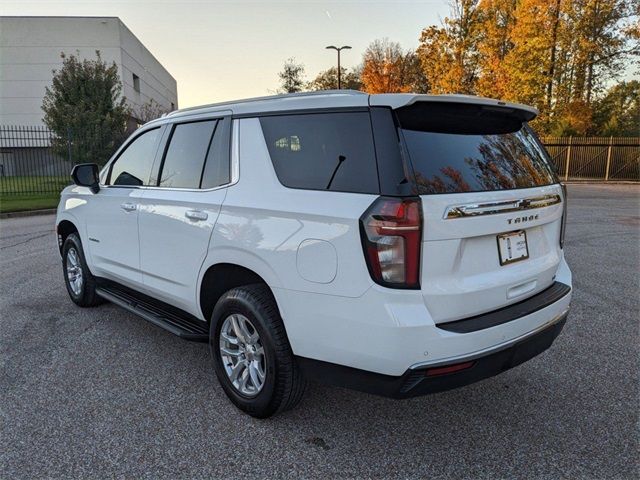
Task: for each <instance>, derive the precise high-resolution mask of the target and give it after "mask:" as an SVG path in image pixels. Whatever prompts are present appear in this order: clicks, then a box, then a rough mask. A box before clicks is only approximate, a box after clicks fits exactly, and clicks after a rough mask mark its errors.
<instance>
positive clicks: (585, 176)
mask: <svg viewBox="0 0 640 480" xmlns="http://www.w3.org/2000/svg"><path fill="white" fill-rule="evenodd" d="M122 141H124V138H112V137H111V136H110V135H108V134H105V133H104V132H101V131H93V132H91V131H83V132H82V134H81V135H78V134H74V132H72V131H68V132H67V133H66V135H64V136H56V135H54V133H53V132H52V131H51V130H49V129H48V128H46V127H44V126H0V196H32V195H43V194H44V195H55V194H57V193H59V192H60V190H62V189H63V188H64V187H65V186H66V185H68V184H69V183H70V181H71V179H70V177H69V172H70V171H71V168H72V166H73V165H75V164H76V163H81V162H96V163H104V162H106V160H107V159H108V158H109V156H110V155H111V154H112V153H113V152H114V151H115V150H116V149H117V148H118V147H119V146H120V144H121V143H122ZM542 141H543V143H544V144H545V146H546V148H547V150H548V151H549V154H550V155H551V158H552V159H553V162H554V164H555V167H556V169H557V172H558V175H559V176H560V178H561V180H564V181H585V180H588V181H621V180H625V181H634V182H638V181H640V137H610V138H603V137H546V138H542Z"/></svg>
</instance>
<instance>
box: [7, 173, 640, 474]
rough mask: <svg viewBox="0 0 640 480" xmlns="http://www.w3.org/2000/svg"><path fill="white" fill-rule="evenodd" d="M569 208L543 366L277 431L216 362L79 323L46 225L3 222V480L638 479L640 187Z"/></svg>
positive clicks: (369, 400) (105, 315) (301, 413)
mask: <svg viewBox="0 0 640 480" xmlns="http://www.w3.org/2000/svg"><path fill="white" fill-rule="evenodd" d="M569 195H570V200H569V215H568V231H567V242H566V256H567V259H568V261H569V264H570V266H571V268H572V270H573V274H574V287H575V289H574V297H573V308H572V312H571V314H570V317H569V321H568V323H567V325H566V327H565V329H564V331H563V333H562V334H561V335H560V337H559V338H558V339H557V341H556V343H555V344H554V346H553V347H552V348H551V349H550V350H548V351H547V352H545V353H543V354H542V355H540V356H539V357H537V358H535V359H533V360H531V361H530V362H527V363H525V364H523V365H521V366H519V367H517V368H515V369H512V370H510V371H508V372H506V373H503V374H501V375H499V376H497V377H494V378H491V379H488V380H485V381H482V382H480V383H477V384H474V385H471V386H468V387H464V388H461V389H457V390H453V391H449V392H444V393H439V394H434V395H430V396H425V397H419V398H415V399H411V400H402V401H398V400H389V399H384V398H379V397H375V396H372V395H367V394H363V393H358V392H354V391H349V390H344V389H339V388H333V387H327V386H323V385H315V384H313V385H311V386H310V387H309V388H308V390H307V393H306V396H305V398H304V400H303V402H302V403H301V404H300V405H299V406H298V407H297V408H296V409H295V410H293V411H290V412H287V413H285V414H282V415H280V416H277V417H273V418H271V419H268V420H256V419H253V418H250V417H248V416H246V415H244V414H242V413H240V412H239V411H238V410H236V409H235V408H234V407H233V406H232V404H231V403H230V402H229V401H228V400H227V398H226V397H225V395H224V393H223V391H222V389H221V388H220V387H219V385H218V384H217V381H216V379H215V378H214V374H213V371H212V369H211V367H210V365H209V352H208V347H207V346H206V345H202V344H193V343H188V342H186V341H183V340H180V339H179V338H177V337H175V336H173V335H171V334H169V333H167V332H165V331H163V330H161V329H159V328H157V327H154V326H153V325H151V324H149V323H147V322H145V321H144V320H142V319H140V318H137V317H136V316H134V315H132V314H130V313H128V312H125V311H123V310H122V309H120V308H118V307H116V306H114V305H110V304H107V305H103V306H100V307H98V308H94V309H81V308H78V307H76V306H75V305H74V304H73V303H72V302H71V301H70V300H69V298H68V296H67V292H66V290H65V287H64V284H63V279H62V271H61V265H60V259H59V256H58V252H57V247H56V243H55V235H54V232H53V228H54V217H53V216H44V217H30V218H17V219H8V220H0V478H2V479H10V478H29V479H31V478H44V477H54V478H125V477H126V478H172V479H173V478H205V477H206V478H212V477H221V478H230V477H233V478H236V479H237V478H242V477H251V478H256V477H260V478H265V477H267V478H278V477H280V478H281V477H294V478H300V477H304V478H345V477H360V478H361V477H366V478H391V477H402V478H412V477H416V478H426V479H438V478H469V479H478V478H491V479H495V478H527V479H532V478H535V479H538V478H540V479H542V478H549V479H557V478H594V479H603V478H638V477H639V475H640V465H639V461H638V459H639V458H640V456H639V444H638V432H639V429H638V427H639V422H638V410H639V409H638V405H639V402H638V400H639V390H638V384H639V377H640V375H639V368H638V358H639V355H638V354H639V352H640V342H639V341H638V340H639V332H638V327H639V317H640V303H639V298H640V276H639V275H640V274H639V272H640V217H639V215H640V186H637V185H610V186H595V185H576V186H570V187H569Z"/></svg>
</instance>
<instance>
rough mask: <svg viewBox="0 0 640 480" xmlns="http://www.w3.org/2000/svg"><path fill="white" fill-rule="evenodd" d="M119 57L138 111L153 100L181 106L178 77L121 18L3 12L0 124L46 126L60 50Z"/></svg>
mask: <svg viewBox="0 0 640 480" xmlns="http://www.w3.org/2000/svg"><path fill="white" fill-rule="evenodd" d="M96 50H99V51H100V54H101V56H102V59H103V60H105V61H106V62H107V63H108V64H111V63H112V62H115V63H116V65H117V66H118V72H119V74H120V79H121V81H122V85H123V95H124V96H125V97H126V99H127V102H128V103H129V105H130V106H131V108H132V110H133V111H134V112H135V111H136V110H137V109H138V108H139V107H140V106H141V105H143V104H145V103H148V102H150V101H151V100H152V99H153V100H154V101H155V102H157V103H158V104H159V105H160V107H161V108H162V109H163V110H166V111H171V110H175V109H176V108H178V94H177V88H176V81H175V79H174V78H173V77H172V76H171V74H170V73H169V72H168V71H167V70H166V69H165V68H164V67H163V66H162V65H161V64H160V62H158V60H156V58H155V57H154V56H153V54H152V53H151V52H150V51H149V50H148V49H147V48H146V47H145V46H144V45H143V44H142V43H141V42H140V40H138V39H137V38H136V36H135V35H134V34H133V33H131V31H130V30H129V29H128V28H127V26H126V25H125V24H124V23H122V22H121V21H120V19H119V18H117V17H0V125H42V118H43V111H42V108H41V107H42V99H43V97H44V94H45V87H47V86H50V85H51V79H52V76H53V75H52V70H59V69H60V68H61V67H62V58H61V57H60V54H61V53H62V52H64V53H65V54H67V55H70V54H73V55H77V54H78V53H79V56H80V58H83V59H85V58H86V59H95V58H96Z"/></svg>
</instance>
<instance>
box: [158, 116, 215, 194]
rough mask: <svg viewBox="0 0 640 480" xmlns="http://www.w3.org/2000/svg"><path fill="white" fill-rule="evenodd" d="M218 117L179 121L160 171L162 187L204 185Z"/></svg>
mask: <svg viewBox="0 0 640 480" xmlns="http://www.w3.org/2000/svg"><path fill="white" fill-rule="evenodd" d="M216 123H217V121H216V120H208V121H204V122H191V123H179V124H177V125H176V126H175V127H173V128H174V129H173V133H172V134H171V138H170V139H169V146H168V147H167V151H166V153H165V157H164V161H163V163H162V168H161V172H160V184H159V186H161V187H170V188H200V179H201V178H202V171H203V168H204V161H205V158H206V156H207V153H208V151H209V145H210V144H211V139H212V137H213V132H214V130H215V127H216Z"/></svg>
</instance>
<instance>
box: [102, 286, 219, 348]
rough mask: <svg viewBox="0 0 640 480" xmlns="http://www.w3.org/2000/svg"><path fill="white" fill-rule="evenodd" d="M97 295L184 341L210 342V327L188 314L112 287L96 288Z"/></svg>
mask: <svg viewBox="0 0 640 480" xmlns="http://www.w3.org/2000/svg"><path fill="white" fill-rule="evenodd" d="M96 294H98V295H99V296H100V297H102V298H104V299H105V300H108V301H110V302H111V303H115V304H116V305H118V306H120V307H122V308H124V309H125V310H128V311H130V312H131V313H135V314H136V315H138V316H139V317H142V318H144V319H145V320H147V321H148V322H151V323H153V324H154V325H156V326H158V327H160V328H163V329H165V330H166V331H168V332H171V333H173V334H174V335H177V336H178V337H180V338H182V339H184V340H188V341H191V342H202V343H207V342H208V341H209V328H208V325H207V324H206V323H205V322H203V321H200V320H198V319H196V318H195V317H193V318H188V317H187V315H188V314H187V313H186V312H185V315H179V314H177V313H174V312H171V311H168V310H167V309H165V308H163V307H162V306H161V305H159V302H158V303H156V302H152V301H151V299H146V298H145V299H142V298H139V297H138V296H137V295H133V294H131V293H129V292H127V291H125V290H124V289H121V288H118V287H115V286H111V285H109V286H99V287H96Z"/></svg>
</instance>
